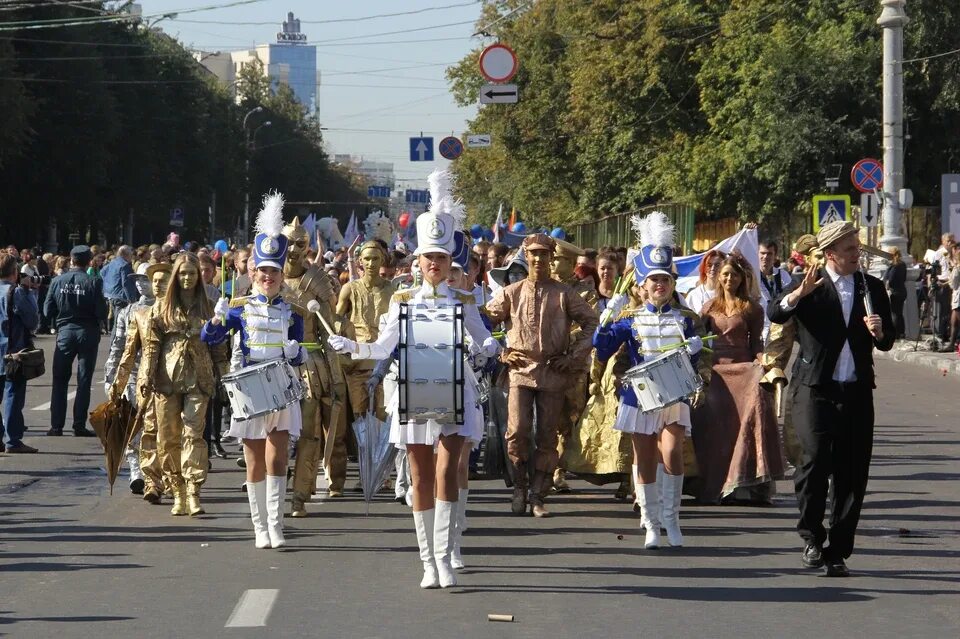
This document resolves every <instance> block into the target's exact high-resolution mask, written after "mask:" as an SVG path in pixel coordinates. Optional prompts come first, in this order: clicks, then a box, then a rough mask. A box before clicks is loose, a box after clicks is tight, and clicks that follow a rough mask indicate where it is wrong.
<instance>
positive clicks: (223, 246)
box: [213, 240, 230, 253]
mask: <svg viewBox="0 0 960 639" xmlns="http://www.w3.org/2000/svg"><path fill="white" fill-rule="evenodd" d="M213 248H215V249H217V250H218V251H220V252H221V253H226V252H227V251H229V250H230V245H229V244H227V241H226V240H217V241H216V243H215V244H214V245H213Z"/></svg>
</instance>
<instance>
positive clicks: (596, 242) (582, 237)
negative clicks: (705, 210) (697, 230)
mask: <svg viewBox="0 0 960 639" xmlns="http://www.w3.org/2000/svg"><path fill="white" fill-rule="evenodd" d="M652 211H662V212H663V213H665V214H666V216H667V217H669V218H670V219H671V221H673V223H674V225H675V226H676V228H677V246H679V247H682V248H683V252H684V254H688V253H690V252H691V251H692V250H693V240H694V222H695V217H696V211H695V210H694V208H693V207H692V206H690V205H689V204H679V203H672V202H671V203H664V204H653V205H651V206H645V207H643V208H641V209H639V210H636V211H629V212H627V213H616V214H614V215H607V216H605V217H601V218H600V219H598V220H594V221H592V222H582V223H580V224H577V225H575V226H574V229H576V230H575V235H574V240H575V242H576V244H577V245H579V246H581V247H583V248H593V249H599V248H600V247H601V246H615V247H619V246H633V245H635V244H636V243H637V236H636V234H635V233H634V232H633V229H632V228H631V227H630V217H631V216H633V215H641V216H643V215H647V214H648V213H650V212H652Z"/></svg>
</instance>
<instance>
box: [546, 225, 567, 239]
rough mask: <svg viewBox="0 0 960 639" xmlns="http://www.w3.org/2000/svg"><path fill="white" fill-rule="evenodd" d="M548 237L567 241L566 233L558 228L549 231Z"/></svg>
mask: <svg viewBox="0 0 960 639" xmlns="http://www.w3.org/2000/svg"><path fill="white" fill-rule="evenodd" d="M550 237H552V238H553V239H555V240H565V239H567V232H566V231H564V230H563V229H562V228H560V227H559V226H558V227H556V228H555V229H553V230H552V231H550Z"/></svg>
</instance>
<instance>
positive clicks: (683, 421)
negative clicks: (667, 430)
mask: <svg viewBox="0 0 960 639" xmlns="http://www.w3.org/2000/svg"><path fill="white" fill-rule="evenodd" d="M667 424H680V425H681V426H683V430H684V432H685V433H686V435H687V437H689V436H690V427H691V422H690V407H689V406H687V404H685V403H683V402H678V403H676V404H674V405H673V406H667V407H666V408H664V409H661V410H657V411H654V412H652V413H647V414H643V413H641V412H640V409H639V408H637V407H636V406H627V405H626V404H623V403H621V404H620V408H618V409H617V419H616V421H615V422H614V423H613V429H614V430H618V431H620V432H621V433H636V434H638V435H659V434H660V431H662V430H663V427H664V426H666V425H667Z"/></svg>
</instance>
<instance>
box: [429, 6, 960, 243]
mask: <svg viewBox="0 0 960 639" xmlns="http://www.w3.org/2000/svg"><path fill="white" fill-rule="evenodd" d="M527 4H528V3H526V2H522V1H521V0H509V1H507V2H496V3H487V4H486V5H485V7H484V11H483V15H482V16H481V18H480V20H479V21H478V28H480V29H483V30H485V31H486V32H488V33H490V34H491V35H492V36H494V37H496V38H497V39H498V40H499V41H501V42H504V43H506V44H509V45H510V46H511V47H512V48H513V49H514V50H515V51H516V52H517V54H518V57H519V59H520V70H519V72H518V74H517V76H516V78H515V79H514V80H513V81H514V82H516V83H517V84H518V85H519V92H520V102H519V103H518V104H516V105H488V106H484V107H481V109H480V111H479V113H478V115H477V117H476V118H475V119H474V120H473V121H472V122H471V123H470V127H469V128H470V130H471V132H475V133H491V134H492V136H493V140H494V146H493V147H492V148H491V149H483V150H471V151H469V152H468V153H466V154H464V156H463V157H462V158H461V159H459V160H457V161H456V163H455V170H456V172H457V176H458V188H459V189H460V192H461V195H462V196H463V197H464V199H465V201H466V202H467V203H468V206H469V209H470V210H471V213H472V214H473V215H474V216H475V217H478V218H479V219H483V220H489V219H491V218H492V217H493V215H495V212H496V210H497V208H498V205H499V204H500V203H501V202H502V203H504V204H505V205H506V206H507V207H508V208H509V207H511V206H515V207H516V208H517V209H518V210H520V211H521V212H522V215H523V217H524V219H525V220H528V221H531V222H533V223H535V224H545V225H553V224H563V223H569V222H571V221H578V220H586V219H591V218H593V217H595V216H598V215H600V214H608V213H612V212H619V211H626V210H631V209H635V208H638V207H640V206H643V205H646V204H650V203H653V202H657V201H665V200H675V201H684V202H688V203H691V204H694V205H695V206H696V207H697V208H698V209H699V210H701V211H702V212H704V213H708V214H714V215H717V216H729V215H737V216H740V217H744V218H751V219H760V218H763V217H765V216H767V215H778V214H780V215H782V214H788V213H789V212H792V211H794V210H796V208H797V206H798V205H799V204H801V203H804V202H807V201H809V199H810V196H811V195H813V194H815V193H817V192H820V191H822V190H823V188H824V186H823V182H824V177H825V172H826V171H827V170H828V168H829V167H830V166H831V165H833V164H841V165H843V167H844V176H843V179H842V180H841V185H842V186H844V185H846V184H848V182H847V180H846V177H845V176H846V175H847V174H848V172H849V170H850V167H851V165H852V164H853V163H854V162H856V161H857V160H858V159H860V158H862V157H866V156H874V157H882V148H881V61H882V34H881V30H880V29H879V27H878V26H877V24H876V19H877V17H878V16H879V13H880V4H879V3H878V2H873V1H872V0H871V1H865V0H800V1H798V2H792V3H788V2H782V0H734V1H733V2H730V1H729V0H596V1H594V2H587V3H581V2H565V1H564V0H536V1H535V2H534V3H532V4H530V5H529V6H526V5H527ZM948 4H949V3H942V2H936V1H935V0H916V1H912V2H910V3H909V5H908V6H907V11H908V14H909V16H910V19H911V21H910V23H909V24H908V25H907V28H906V46H905V52H906V57H907V58H908V59H909V58H917V57H924V56H928V55H932V54H935V53H939V52H944V51H950V50H953V49H958V48H960V28H958V27H960V5H956V6H955V5H952V4H951V5H949V6H948ZM517 9H520V10H519V11H515V10H517ZM490 25H492V26H490ZM479 52H480V48H478V49H477V50H475V51H473V52H471V53H470V54H469V55H468V56H466V57H465V58H464V59H462V60H461V61H460V62H459V64H457V65H456V66H454V67H451V68H450V69H449V70H448V78H449V80H450V83H451V88H452V91H453V93H454V95H455V97H456V99H457V100H458V102H459V103H460V104H463V105H467V104H472V103H474V102H475V101H476V100H477V95H478V93H479V89H480V86H481V85H482V84H483V82H484V81H483V79H482V77H481V76H480V74H479V72H478V69H477V57H478V55H479ZM905 72H906V73H905V86H906V91H905V94H906V95H905V108H906V113H907V130H908V134H909V138H908V140H907V144H906V148H907V158H906V167H907V171H906V176H905V179H906V183H907V185H908V186H910V187H912V188H913V189H914V191H915V193H916V200H917V202H931V201H934V200H935V199H938V198H936V195H937V193H936V191H937V189H938V185H939V175H940V173H942V172H947V171H950V170H953V171H956V170H957V164H958V160H960V155H958V153H960V135H958V132H960V118H958V116H960V113H958V110H960V100H958V97H960V95H958V92H960V73H958V72H960V55H949V56H941V57H937V58H933V59H930V60H927V61H923V62H917V63H909V62H908V63H906V65H905Z"/></svg>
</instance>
